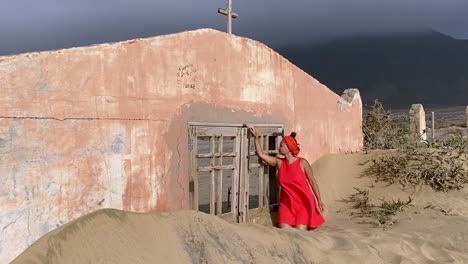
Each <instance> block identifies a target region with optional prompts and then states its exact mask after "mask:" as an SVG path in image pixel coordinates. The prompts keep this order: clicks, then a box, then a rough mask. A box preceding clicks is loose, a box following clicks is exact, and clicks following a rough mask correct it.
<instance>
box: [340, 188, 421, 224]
mask: <svg viewBox="0 0 468 264" xmlns="http://www.w3.org/2000/svg"><path fill="white" fill-rule="evenodd" d="M354 189H355V190H356V191H357V192H356V193H353V194H351V195H350V196H349V197H348V199H346V200H345V202H348V203H352V204H353V205H352V207H351V209H352V210H353V211H352V212H351V213H350V215H351V216H353V217H359V218H364V219H368V220H367V221H366V220H364V221H363V222H362V223H368V224H372V225H373V226H376V227H377V226H378V227H383V228H384V229H386V228H388V227H389V226H391V225H393V224H394V223H395V222H396V220H395V219H394V216H395V215H396V214H397V213H399V212H402V211H403V210H404V209H405V208H407V207H409V206H412V205H411V203H412V201H413V199H412V198H411V197H408V201H406V202H403V201H401V200H400V199H398V200H397V201H395V200H392V201H390V202H389V201H385V200H384V199H381V201H382V203H381V204H380V205H375V204H372V203H371V202H370V201H369V190H360V189H358V188H354Z"/></svg>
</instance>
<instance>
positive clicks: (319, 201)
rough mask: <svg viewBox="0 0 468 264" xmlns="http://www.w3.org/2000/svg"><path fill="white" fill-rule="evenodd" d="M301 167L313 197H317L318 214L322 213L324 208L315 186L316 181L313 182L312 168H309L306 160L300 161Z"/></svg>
mask: <svg viewBox="0 0 468 264" xmlns="http://www.w3.org/2000/svg"><path fill="white" fill-rule="evenodd" d="M301 165H302V167H303V168H304V172H305V174H306V175H307V178H308V179H309V185H310V187H311V189H312V191H313V192H314V194H315V197H317V202H318V207H319V210H320V212H323V210H325V206H324V204H323V202H322V198H321V196H320V191H319V188H318V185H317V181H316V180H315V177H314V173H313V172H312V168H311V167H310V164H309V162H308V161H307V160H306V159H302V160H301Z"/></svg>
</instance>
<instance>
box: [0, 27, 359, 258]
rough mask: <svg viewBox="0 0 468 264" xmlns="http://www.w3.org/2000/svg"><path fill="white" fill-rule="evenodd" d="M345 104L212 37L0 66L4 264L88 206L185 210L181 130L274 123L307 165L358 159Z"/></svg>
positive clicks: (351, 106) (355, 111)
mask: <svg viewBox="0 0 468 264" xmlns="http://www.w3.org/2000/svg"><path fill="white" fill-rule="evenodd" d="M348 101H351V103H350V102H348ZM348 101H347V100H345V99H343V98H341V97H340V96H338V95H336V94H335V93H333V92H332V91H331V90H329V89H328V88H327V87H325V86H324V85H322V84H320V83H319V82H318V81H317V80H315V79H314V78H313V77H311V76H309V75H307V74H306V73H305V72H303V71H302V70H301V69H299V68H297V67H296V66H294V65H293V64H291V63H290V62H289V61H287V60H286V59H284V58H283V57H281V56H280V55H279V54H277V53H276V52H275V51H273V50H271V49H270V48H268V47H266V46H265V45H263V44H261V43H259V42H256V41H253V40H250V39H246V38H240V37H235V36H230V35H227V34H225V33H222V32H218V31H215V30H210V29H202V30H197V31H191V32H184V33H180V34H174V35H167V36H160V37H154V38H148V39H138V40H131V41H126V42H120V43H114V44H102V45H97V46H92V47H83V48H72V49H66V50H59V51H50V52H40V53H28V54H21V55H15V56H9V57H0V152H1V157H0V179H1V181H0V232H1V236H0V262H2V263H4V262H5V261H10V260H11V259H12V258H13V257H15V256H16V255H18V254H19V253H20V252H21V251H22V250H24V249H25V248H26V247H27V246H28V245H30V244H31V243H32V242H34V241H35V240H36V239H37V238H39V237H40V236H41V235H43V234H44V233H46V232H48V231H50V230H51V229H54V228H55V227H57V226H59V225H61V224H63V223H66V222H68V221H70V220H72V219H74V218H76V217H79V216H81V215H83V214H86V213H88V212H91V211H93V210H96V209H100V208H103V207H112V208H118V209H124V210H130V211H138V212H148V211H162V210H176V209H184V208H188V202H189V201H188V199H189V196H188V179H189V177H188V164H189V158H188V148H187V144H188V132H187V122H188V121H199V122H222V123H229V122H233V123H282V124H284V127H285V132H286V133H289V132H291V131H296V132H297V133H298V141H299V143H301V146H302V149H303V151H302V156H304V157H306V158H308V159H309V161H311V162H313V161H314V160H316V159H318V158H319V157H320V156H322V155H324V154H327V153H330V152H340V151H341V152H345V151H356V150H359V149H361V147H362V133H361V111H362V110H361V99H360V97H359V94H357V95H355V97H354V99H352V100H348Z"/></svg>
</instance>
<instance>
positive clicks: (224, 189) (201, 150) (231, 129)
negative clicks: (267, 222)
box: [189, 123, 283, 222]
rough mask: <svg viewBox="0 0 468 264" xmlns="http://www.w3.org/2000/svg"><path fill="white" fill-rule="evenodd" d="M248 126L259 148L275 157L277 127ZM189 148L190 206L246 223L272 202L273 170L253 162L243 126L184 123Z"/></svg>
mask: <svg viewBox="0 0 468 264" xmlns="http://www.w3.org/2000/svg"><path fill="white" fill-rule="evenodd" d="M254 125H255V126H256V127H257V131H258V133H259V135H260V140H261V145H262V147H263V149H264V151H265V152H266V153H269V154H270V155H276V154H277V153H278V152H277V149H278V145H279V142H280V141H281V137H282V135H283V128H282V126H281V125H258V124H254ZM189 150H190V153H191V155H190V158H191V162H190V163H191V166H190V200H191V202H190V203H191V207H192V209H194V210H198V211H202V212H205V213H209V214H214V215H218V216H220V217H222V218H223V219H226V220H229V221H233V222H246V221H255V217H258V216H259V215H260V214H263V213H269V211H270V206H271V205H272V204H275V203H277V201H278V199H277V196H278V187H277V182H276V169H275V168H272V167H270V166H268V165H267V164H265V163H262V162H260V161H259V159H258V156H257V155H256V153H255V145H254V141H253V138H252V137H251V135H250V132H249V131H248V125H245V124H206V123H189Z"/></svg>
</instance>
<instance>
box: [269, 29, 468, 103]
mask: <svg viewBox="0 0 468 264" xmlns="http://www.w3.org/2000/svg"><path fill="white" fill-rule="evenodd" d="M278 52H279V53H280V54H281V55H283V56H284V57H285V58H287V59H288V60H290V61H291V62H292V63H294V64H296V65H297V66H298V67H300V68H301V69H303V70H304V71H305V72H307V73H309V74H310V75H312V76H313V77H314V78H316V79H318V80H319V81H320V82H322V83H323V84H325V85H327V86H328V87H329V88H330V89H332V90H333V91H334V92H336V93H338V94H341V93H342V92H343V90H345V89H347V88H358V89H359V90H360V92H361V96H362V99H363V102H364V103H365V104H371V102H372V101H373V100H374V99H376V98H378V99H379V100H380V101H382V102H383V103H384V105H385V106H387V107H391V108H405V107H408V108H409V107H410V106H411V104H413V103H422V104H423V105H424V106H431V107H434V106H438V107H443V106H457V105H468V40H456V39H453V38H451V37H448V36H445V35H443V34H440V33H438V32H435V31H428V32H422V33H412V34H409V33H407V34H394V35H387V36H378V37H365V36H361V37H353V38H346V39H338V40H334V41H330V42H327V43H322V44H319V45H317V44H315V45H303V46H296V47H288V48H283V49H280V50H278Z"/></svg>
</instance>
